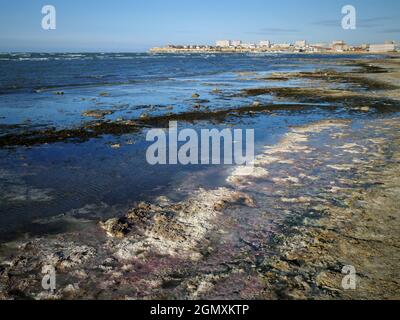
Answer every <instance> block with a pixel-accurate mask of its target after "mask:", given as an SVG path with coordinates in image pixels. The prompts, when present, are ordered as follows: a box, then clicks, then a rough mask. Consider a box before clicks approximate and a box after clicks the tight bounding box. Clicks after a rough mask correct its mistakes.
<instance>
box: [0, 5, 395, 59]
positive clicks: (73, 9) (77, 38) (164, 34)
mask: <svg viewBox="0 0 400 320" xmlns="http://www.w3.org/2000/svg"><path fill="white" fill-rule="evenodd" d="M46 4H50V5H53V6H54V7H55V8H56V13H57V14H56V17H57V29H56V30H43V29H42V28H41V20H42V17H43V15H42V13H41V9H42V6H44V5H46ZM348 4H350V5H352V6H354V7H355V8H356V10H357V29H356V30H344V29H343V28H342V27H341V19H342V17H343V15H342V13H341V9H342V7H343V6H344V5H348ZM399 21H400V1H398V0H383V1H378V0H352V1H350V0H346V1H343V0H329V1H317V0H305V1H301V2H300V1H298V0H297V1H296V0H280V1H279V2H277V1H266V0H247V1H240V0H220V1H211V0H202V1H187V0H186V1H185V0H168V1H165V0H147V1H139V0H137V1H135V0H131V1H129V0H119V1H115V2H110V1H102V0H98V1H95V0H86V1H78V0H69V1H61V0H50V1H48V2H47V1H46V2H43V1H39V0H21V1H18V2H17V1H11V0H3V1H2V4H1V11H0V51H3V52H6V51H38V52H41V51H55V52H57V51H88V52H90V51H104V52H107V51H120V52H121V51H125V52H133V51H136V52H142V51H147V50H148V49H150V48H151V47H156V46H164V45H167V44H170V43H174V44H214V43H215V41H217V40H223V39H232V40H236V39H238V40H242V41H244V42H256V43H258V42H259V41H260V40H269V41H271V42H274V43H287V42H290V43H294V42H295V41H297V40H303V39H304V40H307V41H308V42H309V43H321V42H325V43H328V42H331V41H333V40H344V41H346V42H347V43H349V44H354V45H356V44H362V43H383V42H384V41H386V40H394V41H400V23H399Z"/></svg>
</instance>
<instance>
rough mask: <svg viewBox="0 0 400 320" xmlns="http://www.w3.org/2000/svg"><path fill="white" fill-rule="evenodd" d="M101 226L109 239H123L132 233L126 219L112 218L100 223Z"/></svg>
mask: <svg viewBox="0 0 400 320" xmlns="http://www.w3.org/2000/svg"><path fill="white" fill-rule="evenodd" d="M100 226H101V227H102V228H103V229H104V230H105V231H106V234H107V235H108V236H109V237H114V238H123V237H125V235H126V234H127V233H128V232H129V231H130V226H129V223H128V222H127V219H126V218H112V219H109V220H107V221H105V222H100Z"/></svg>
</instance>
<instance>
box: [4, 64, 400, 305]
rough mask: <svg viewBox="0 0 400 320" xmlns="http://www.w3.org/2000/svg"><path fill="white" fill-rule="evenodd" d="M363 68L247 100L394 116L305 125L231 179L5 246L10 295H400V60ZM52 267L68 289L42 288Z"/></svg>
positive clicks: (114, 127)
mask: <svg viewBox="0 0 400 320" xmlns="http://www.w3.org/2000/svg"><path fill="white" fill-rule="evenodd" d="M349 63H351V64H353V65H354V66H356V65H358V66H359V68H360V69H359V70H356V71H354V72H349V73H345V72H342V73H340V72H337V71H335V72H332V71H329V70H328V71H327V70H325V71H321V70H315V71H314V72H309V73H306V74H304V73H303V74H299V73H293V74H287V73H285V74H275V75H273V76H272V77H270V78H269V79H266V83H268V81H283V82H284V81H286V80H288V79H294V78H301V79H304V80H307V81H318V90H316V89H315V88H310V87H308V84H309V82H305V83H304V87H301V88H288V87H285V86H284V84H283V85H282V87H274V88H271V87H267V86H266V87H265V88H254V89H248V90H245V91H243V92H241V93H238V94H243V95H247V96H254V97H256V96H258V95H263V94H272V95H273V96H274V97H276V99H278V100H279V99H282V100H284V101H286V100H288V99H289V100H290V101H292V102H294V103H298V104H299V106H301V107H305V106H304V105H303V103H321V102H323V103H329V104H330V105H331V106H332V107H335V106H343V105H345V106H346V107H348V108H350V109H351V110H353V111H354V112H357V113H358V112H359V113H374V112H383V113H384V114H385V116H382V117H378V118H377V119H364V120H357V121H351V120H330V119H326V120H323V121H318V122H314V123H311V124H309V125H305V126H299V127H293V128H291V130H290V131H289V132H288V133H287V134H286V135H285V136H284V137H283V138H282V139H281V140H280V141H279V142H278V143H277V144H275V145H271V146H265V149H264V150H263V152H262V153H260V154H258V155H257V159H256V167H255V170H254V171H253V173H251V174H249V175H245V176H243V175H241V170H242V168H240V167H239V168H235V169H234V170H232V171H231V172H230V173H228V175H227V177H226V184H225V185H224V186H221V187H219V188H215V189H210V190H204V189H200V190H197V191H196V192H194V193H192V194H191V195H190V196H188V197H187V198H186V199H184V200H182V201H179V202H175V201H173V200H171V199H170V198H169V197H168V196H163V197H159V198H158V199H157V201H155V202H154V203H140V204H138V205H137V206H136V207H134V208H132V209H131V210H129V212H127V213H126V215H124V216H123V217H115V218H112V219H109V220H106V221H101V222H99V223H88V224H86V226H85V229H84V230H83V231H74V232H69V233H63V234H58V235H53V236H48V237H36V238H32V239H23V240H16V241H13V242H11V243H4V244H2V245H1V247H0V256H1V259H0V299H17V298H24V299H176V298H178V299H179V298H181V299H215V298H222V299H400V281H399V279H400V274H399V261H400V248H399V243H400V241H399V240H400V239H399V237H400V216H399V213H400V210H399V209H400V207H399V202H398V199H399V196H400V180H399V172H400V133H399V132H400V117H399V115H398V111H399V110H400V109H399V107H400V95H399V93H400V89H399V87H400V83H399V81H400V77H399V74H400V63H399V59H389V58H388V59H380V60H374V61H370V62H362V63H361V62H358V61H352V62H349ZM273 78H274V79H273ZM330 83H345V84H347V85H350V87H349V88H347V89H346V90H340V89H331V88H330V87H329V84H330ZM275 107H276V108H278V107H281V108H282V107H285V106H282V105H268V106H264V105H254V106H246V107H243V108H242V109H232V110H223V111H219V112H193V113H190V114H184V115H171V116H167V117H161V118H149V119H140V121H136V122H133V123H106V122H101V121H100V122H94V123H93V124H90V125H88V127H86V128H83V129H81V128H79V129H76V130H78V131H67V132H66V131H64V132H56V131H51V132H50V131H48V132H33V133H32V132H31V133H28V134H26V135H25V136H20V135H19V136H15V135H14V136H6V137H0V146H1V147H6V146H7V147H9V146H16V145H32V144H37V143H51V142H56V141H63V140H67V139H71V138H72V139H74V138H76V139H78V140H79V139H89V138H93V137H96V136H98V135H101V134H109V133H112V134H123V133H125V132H131V131H132V130H140V128H142V127H147V126H153V125H160V124H165V123H167V122H168V121H169V120H177V119H176V117H179V119H178V120H182V121H196V120H210V119H211V120H215V119H216V118H217V119H220V120H221V121H223V120H224V119H225V117H227V116H240V115H241V114H242V113H249V112H254V113H257V112H267V111H268V110H271V108H275ZM287 107H288V108H290V107H293V105H287ZM96 128H97V129H96ZM65 218H69V219H74V217H62V218H61V219H65ZM46 265H52V266H54V267H55V268H56V271H57V290H55V291H54V292H47V291H44V290H43V289H42V288H41V279H42V276H43V274H42V273H41V271H42V268H43V266H46ZM344 266H353V267H354V268H355V270H356V272H357V287H356V289H355V290H344V289H343V288H342V279H343V277H344V275H343V274H342V268H343V267H344Z"/></svg>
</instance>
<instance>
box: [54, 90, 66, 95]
mask: <svg viewBox="0 0 400 320" xmlns="http://www.w3.org/2000/svg"><path fill="white" fill-rule="evenodd" d="M55 94H56V95H58V96H62V95H63V94H64V92H63V91H56V92H55Z"/></svg>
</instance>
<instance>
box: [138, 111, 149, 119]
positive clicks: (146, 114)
mask: <svg viewBox="0 0 400 320" xmlns="http://www.w3.org/2000/svg"><path fill="white" fill-rule="evenodd" d="M149 117H150V116H149V114H148V113H147V112H143V113H142V114H141V115H140V117H139V118H140V119H148V118H149Z"/></svg>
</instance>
